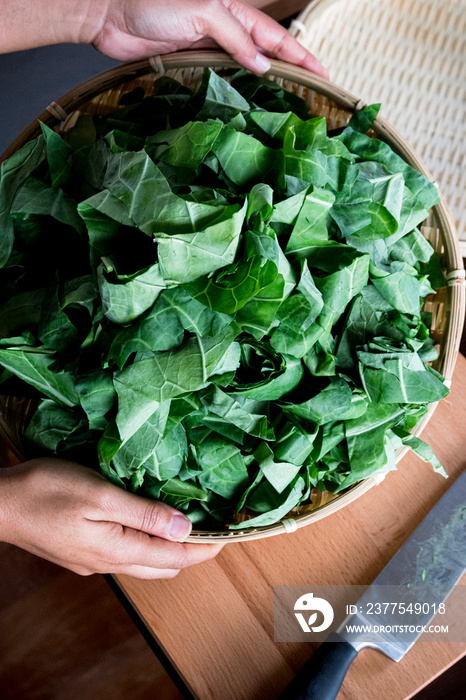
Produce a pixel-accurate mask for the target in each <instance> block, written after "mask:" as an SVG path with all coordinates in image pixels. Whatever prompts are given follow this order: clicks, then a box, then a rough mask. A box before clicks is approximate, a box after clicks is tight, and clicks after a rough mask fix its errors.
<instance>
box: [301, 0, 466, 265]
mask: <svg viewBox="0 0 466 700" xmlns="http://www.w3.org/2000/svg"><path fill="white" fill-rule="evenodd" d="M290 31H291V33H292V34H293V35H294V36H295V37H296V38H297V39H298V40H299V41H300V42H301V43H302V44H303V45H304V46H305V47H306V48H308V49H309V50H310V51H312V52H313V53H315V54H316V56H318V57H319V59H320V60H321V61H322V62H323V63H324V65H325V66H326V67H327V68H328V69H329V70H330V73H331V76H332V80H334V81H335V82H336V83H338V84H339V85H343V86H344V87H345V88H346V89H348V90H351V91H352V92H354V93H355V94H356V95H358V96H359V97H361V98H362V99H364V100H365V101H366V102H367V103H371V102H381V103H382V111H383V114H384V115H385V116H386V117H387V118H388V119H389V120H390V122H391V123H392V124H394V125H395V126H396V128H397V129H398V130H399V131H400V133H401V134H402V135H403V136H405V137H406V138H407V139H408V140H409V143H410V144H411V146H412V147H413V148H414V149H415V150H416V151H417V152H418V153H419V154H420V155H421V157H422V159H423V160H424V161H425V163H426V165H427V166H428V168H429V169H430V170H431V171H432V172H433V173H434V175H435V178H436V179H437V180H438V182H439V184H440V187H441V188H442V191H443V193H444V195H445V197H446V198H447V201H448V203H449V205H450V207H451V209H452V212H453V214H454V217H455V223H456V229H457V233H458V237H459V239H460V250H461V252H462V254H463V256H466V132H465V130H464V123H465V119H466V111H465V109H466V4H465V2H464V0H312V1H311V2H310V3H309V5H308V6H307V7H306V8H305V9H304V10H303V12H302V13H301V14H300V15H299V17H298V18H297V19H296V20H294V21H293V22H292V25H291V28H290Z"/></svg>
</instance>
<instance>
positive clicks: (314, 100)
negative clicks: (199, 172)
mask: <svg viewBox="0 0 466 700" xmlns="http://www.w3.org/2000/svg"><path fill="white" fill-rule="evenodd" d="M154 66H155V67H156V68H157V70H158V71H159V75H160V74H164V75H167V76H169V77H171V78H174V79H176V80H178V81H180V82H181V83H182V84H184V85H187V86H188V87H190V88H191V89H194V90H195V89H196V88H197V87H198V86H199V85H200V82H201V79H202V74H203V70H204V67H205V66H210V67H212V68H213V69H214V70H216V71H217V72H218V73H219V74H220V75H222V76H223V77H224V78H226V79H228V78H229V76H231V75H232V74H233V73H234V72H235V70H237V68H238V66H237V64H235V62H234V61H233V60H232V59H230V58H228V57H227V56H226V55H225V54H220V53H212V52H182V53H179V54H173V55H170V56H168V57H163V64H162V71H160V67H161V62H160V61H157V63H148V62H147V61H139V62H136V63H134V64H128V65H127V66H121V67H118V68H116V69H112V70H111V71H107V73H104V74H102V75H101V76H98V77H97V78H95V79H93V80H91V81H88V82H87V83H85V84H84V85H82V86H79V87H78V88H76V90H75V91H72V92H71V93H69V94H68V95H66V96H65V97H63V98H62V99H61V100H59V101H58V103H59V105H60V106H61V108H63V109H64V110H65V112H66V113H67V115H68V116H67V117H66V119H64V121H63V122H62V123H61V124H60V123H59V122H58V120H57V116H53V115H52V114H51V113H50V112H47V111H46V112H45V113H44V114H43V115H41V116H40V117H39V118H40V119H41V120H42V121H46V122H47V123H48V124H49V125H50V126H53V127H55V128H56V130H57V131H62V132H63V131H67V130H69V129H70V128H71V127H72V126H73V124H74V123H75V121H76V119H77V117H78V116H79V115H80V114H84V113H86V114H108V113H109V112H111V111H113V110H115V109H116V108H117V107H118V104H119V102H120V99H121V97H122V95H123V94H125V93H126V92H129V91H131V90H133V89H134V88H136V87H142V88H143V89H144V92H145V94H146V95H147V94H151V92H152V89H153V85H154V80H156V79H157V77H158V75H157V74H156V72H154V69H153V68H154ZM268 77H269V78H270V79H272V80H275V81H276V82H277V83H279V84H281V85H283V87H285V88H286V89H287V90H290V91H291V92H293V93H295V94H297V95H299V96H300V97H302V98H303V99H304V100H305V101H306V103H307V105H308V106H309V111H310V114H311V115H312V116H324V117H326V119H327V123H328V128H329V129H334V128H337V127H340V126H344V125H346V124H347V123H348V121H349V119H350V117H351V115H352V114H353V111H354V108H355V106H356V105H357V104H358V100H357V99H356V98H354V97H352V96H351V95H350V94H349V93H346V92H344V91H342V90H341V89H339V88H336V87H335V86H332V85H331V84H329V83H326V82H325V81H322V80H320V79H319V78H317V77H315V76H312V75H311V74H309V73H307V72H306V71H304V70H302V69H299V68H295V67H293V66H288V65H287V64H283V63H280V62H277V61H273V62H272V70H271V72H270V74H269V75H268ZM54 112H55V115H56V109H54ZM376 124H378V126H377V127H376V129H378V130H379V131H381V132H383V133H384V135H385V137H386V138H387V135H388V140H389V141H391V143H392V145H396V144H398V146H399V148H398V150H400V148H401V150H402V151H403V153H402V154H403V155H404V156H405V158H406V159H407V160H409V159H410V158H409V156H410V152H409V148H408V147H407V146H406V145H404V144H403V142H402V140H400V139H399V137H397V135H396V134H391V132H390V127H388V125H386V124H384V122H383V120H378V122H377V123H376ZM38 133H39V128H38V125H37V122H36V123H34V124H32V125H31V127H29V128H28V129H27V130H26V131H25V132H24V133H23V134H22V135H21V136H20V137H19V138H18V139H17V141H16V142H15V143H13V144H12V146H11V147H10V148H9V149H8V151H7V153H6V154H5V155H11V153H12V152H14V151H15V150H16V149H17V148H19V147H20V146H21V145H22V143H24V142H25V141H26V140H28V139H29V138H32V137H34V136H35V135H37V134H38ZM412 164H415V163H414V161H413V163H412ZM423 231H424V234H425V235H426V236H427V237H428V239H429V240H430V242H431V244H432V245H433V246H434V249H435V250H436V251H437V253H438V254H439V255H440V256H441V261H442V265H443V267H444V269H445V270H446V271H447V270H456V269H457V268H458V267H460V266H461V258H460V256H459V252H458V249H457V244H456V239H455V236H454V228H453V225H452V222H451V221H450V219H449V218H448V212H447V211H446V210H444V206H443V204H442V205H439V206H437V207H436V208H435V212H433V213H431V215H430V217H429V220H428V222H427V224H426V226H425V227H424V230H423ZM463 291H464V290H463V287H461V286H458V285H454V286H451V287H448V288H447V287H446V288H444V289H442V290H439V292H438V293H437V294H436V295H435V297H433V296H432V298H430V299H428V300H427V301H426V307H425V308H426V310H429V311H432V314H433V321H432V330H433V335H434V339H435V341H436V343H437V344H438V348H439V359H438V360H437V362H436V363H435V366H436V368H437V369H438V371H440V372H441V373H442V374H444V376H446V377H447V379H451V375H452V373H453V367H454V363H455V360H456V354H457V350H458V346H459V339H460V337H461V331H462V322H463V317H464V294H463ZM34 406H35V404H34V403H32V402H30V401H28V400H17V399H12V398H11V397H6V398H5V397H0V430H2V431H3V433H4V435H5V436H6V438H7V440H8V441H9V443H10V444H11V445H12V447H13V449H15V451H16V453H17V454H19V455H21V438H22V434H23V432H24V429H25V425H26V421H27V419H28V417H30V415H31V414H32V412H33V411H34ZM434 409H435V406H434V405H432V406H431V407H430V409H429V412H428V414H427V415H426V416H425V417H424V419H423V420H422V422H421V423H420V424H419V425H418V426H417V427H416V429H415V431H413V432H414V434H416V435H419V434H420V432H421V430H422V428H423V427H424V426H425V425H426V423H427V422H428V420H429V418H430V417H431V415H432V413H433V411H434ZM405 451H406V450H405V449H403V450H401V451H400V452H399V454H398V455H397V456H398V459H400V458H401V456H402V455H403V454H404V452H405ZM376 483H378V480H376V479H374V478H372V477H371V478H369V479H366V480H365V481H363V482H360V483H358V484H355V485H354V486H353V487H351V488H350V489H348V491H347V492H346V493H343V494H340V495H338V496H333V495H332V494H330V493H328V492H324V493H322V492H317V491H315V490H314V491H313V493H312V494H311V497H312V503H311V504H308V505H306V506H304V507H302V508H301V512H300V514H299V515H296V514H290V515H289V516H288V518H287V519H285V520H284V521H282V522H281V523H277V524H275V525H271V526H268V527H263V528H250V529H245V530H243V531H227V530H224V531H220V532H214V531H193V533H192V535H191V536H190V538H188V539H190V540H192V541H201V542H208V541H216V540H218V539H219V538H222V539H223V540H228V541H236V540H247V539H257V538H260V537H266V536H269V535H274V534H279V533H283V532H292V531H294V530H296V529H297V528H298V527H302V526H304V525H307V524H308V523H310V522H313V521H316V520H319V519H321V518H323V517H326V516H327V515H329V514H331V513H332V512H335V511H336V510H339V509H340V508H341V507H343V506H344V505H346V504H347V503H350V502H351V501H353V500H355V499H356V498H358V497H359V496H360V495H362V494H363V493H365V492H366V491H367V490H369V489H370V488H371V487H372V486H373V485H374V484H376Z"/></svg>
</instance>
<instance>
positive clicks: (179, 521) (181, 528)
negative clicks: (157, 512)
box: [168, 513, 192, 540]
mask: <svg viewBox="0 0 466 700" xmlns="http://www.w3.org/2000/svg"><path fill="white" fill-rule="evenodd" d="M191 527H192V526H191V521H190V520H188V518H186V517H185V516H184V515H181V513H175V514H174V515H173V517H172V519H171V521H170V526H169V528H168V534H169V535H170V537H172V538H173V539H174V540H184V539H185V538H186V537H187V536H188V535H189V533H190V532H191Z"/></svg>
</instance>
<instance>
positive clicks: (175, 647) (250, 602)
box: [115, 355, 466, 700]
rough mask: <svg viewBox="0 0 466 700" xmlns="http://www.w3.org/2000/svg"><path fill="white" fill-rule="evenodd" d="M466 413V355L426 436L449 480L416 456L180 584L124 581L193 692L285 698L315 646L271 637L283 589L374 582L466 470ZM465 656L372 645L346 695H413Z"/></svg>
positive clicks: (354, 669) (449, 649)
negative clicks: (330, 509)
mask: <svg viewBox="0 0 466 700" xmlns="http://www.w3.org/2000/svg"><path fill="white" fill-rule="evenodd" d="M465 416H466V359H465V358H464V357H463V356H461V355H460V356H459V357H458V363H457V365H456V370H455V375H454V378H453V385H452V392H451V394H450V396H448V397H447V398H446V399H444V400H443V401H442V402H441V403H440V405H439V406H438V408H437V410H436V412H435V414H434V416H433V418H432V419H431V421H430V423H429V424H428V426H427V428H426V430H425V431H424V439H426V440H427V441H428V442H429V443H430V444H431V445H432V447H433V449H434V451H435V453H436V454H437V455H438V457H439V458H440V460H441V461H442V463H443V464H444V465H445V468H446V470H447V472H448V474H449V475H450V478H449V479H444V478H443V477H441V476H440V475H439V474H436V473H434V472H433V470H432V469H431V467H430V465H427V464H425V463H424V462H422V461H421V460H420V459H419V458H417V457H416V456H415V455H412V454H410V455H408V456H406V457H405V458H403V460H402V462H401V463H400V465H399V467H400V468H399V470H398V471H395V472H390V473H389V474H388V475H387V477H386V478H385V480H384V481H383V482H382V483H381V484H379V485H378V486H375V487H374V488H373V489H372V490H371V491H369V492H368V493H366V494H365V495H364V496H362V497H361V498H360V499H358V500H357V501H355V502H354V503H352V504H350V505H348V506H347V507H346V508H344V509H342V510H340V511H338V512H337V513H335V514H333V515H331V516H330V517H328V518H324V519H323V520H321V521H319V522H317V523H314V524H312V525H309V526H308V527H305V528H303V529H302V530H299V531H298V532H296V533H293V534H289V535H287V534H284V535H279V536H276V537H272V538H269V539H263V540H256V541H253V542H246V543H231V544H229V545H227V546H226V547H225V548H224V549H223V550H222V552H221V553H220V554H219V556H218V557H217V558H216V559H215V560H214V561H211V562H208V563H205V564H201V565H198V566H195V567H192V568H191V569H188V570H185V571H183V572H181V573H180V574H179V576H178V577H177V578H175V579H173V580H166V581H140V580H138V579H133V578H130V577H127V576H118V577H115V581H116V583H117V585H118V586H119V588H120V591H121V593H123V595H124V596H125V598H126V600H127V603H128V604H129V605H130V606H131V607H132V608H133V610H134V611H135V613H136V614H137V615H138V616H139V618H140V621H141V622H142V624H143V625H144V626H145V628H146V631H147V632H148V633H149V634H150V635H151V636H152V637H153V638H154V639H155V640H156V642H157V644H158V645H159V646H160V647H161V649H162V650H163V652H164V653H165V654H166V656H167V657H168V659H169V660H170V662H171V663H172V664H173V666H174V668H175V669H176V671H177V672H178V674H179V675H180V676H181V678H182V679H183V681H184V682H185V684H186V686H187V687H188V688H189V689H190V691H191V693H192V694H193V695H194V697H196V698H199V699H200V700H266V699H267V700H273V699H274V698H277V697H278V695H279V694H280V692H281V691H282V690H283V688H284V687H285V686H286V685H287V684H288V683H289V681H290V680H291V679H292V677H293V675H294V674H295V672H296V671H297V670H298V669H299V668H300V667H301V666H302V664H303V663H304V662H305V661H306V659H307V658H308V657H309V656H310V654H311V653H312V651H313V648H314V647H313V645H311V644H310V643H307V644H306V643H293V644H291V643H280V644H279V643H275V642H274V641H273V586H274V585H278V584H293V585H298V584H303V585H304V584H306V585H311V584H343V583H344V584H368V583H370V582H371V581H372V580H373V579H374V578H375V577H376V576H377V574H378V573H379V572H380V570H381V569H382V568H383V567H384V566H385V564H386V563H387V562H388V561H389V559H390V558H391V557H392V556H393V555H394V554H395V552H396V550H397V549H398V548H399V547H400V546H401V545H402V544H403V542H404V541H405V540H406V538H407V537H408V536H409V535H410V534H411V532H412V531H413V530H414V529H415V527H416V526H417V525H418V524H419V523H420V521H421V520H422V519H423V518H424V516H425V515H426V514H427V512H428V511H429V510H430V509H431V508H432V507H433V506H434V505H435V503H436V502H437V501H438V499H439V498H440V497H441V496H442V494H443V493H444V492H445V491H446V489H447V488H448V487H449V486H451V484H452V483H453V481H454V479H455V478H456V477H457V476H459V474H460V473H461V472H462V471H463V470H464V468H465V467H466V430H465ZM463 583H466V579H464V580H463ZM465 654H466V643H465V644H460V643H433V642H429V643H420V644H417V645H416V646H415V647H413V649H412V650H411V651H410V652H409V653H408V654H407V655H406V656H405V658H404V659H403V660H402V661H401V662H400V663H399V664H395V663H394V662H393V661H391V660H390V659H388V658H387V657H385V656H383V654H381V653H379V652H377V651H375V650H373V649H365V650H364V651H363V652H362V653H361V654H360V655H359V657H358V658H357V659H356V660H355V662H354V663H353V665H352V666H351V668H350V671H349V673H348V676H347V678H346V680H345V682H344V684H343V687H342V690H341V693H340V695H339V698H340V699H341V700H373V699H374V698H381V700H382V699H383V700H407V698H410V697H412V696H413V695H414V694H415V693H416V692H417V691H419V690H420V689H421V688H423V687H424V686H425V685H427V684H428V683H430V682H431V681H432V680H433V679H434V678H435V677H436V676H438V675H439V674H441V673H442V672H443V671H445V670H446V669H447V668H448V667H449V666H451V665H452V664H453V663H455V662H456V661H457V660H458V659H459V658H461V657H462V656H463V655H465Z"/></svg>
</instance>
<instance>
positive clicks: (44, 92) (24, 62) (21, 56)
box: [0, 44, 119, 154]
mask: <svg viewBox="0 0 466 700" xmlns="http://www.w3.org/2000/svg"><path fill="white" fill-rule="evenodd" d="M117 65H119V61H115V60H114V59H112V58H108V56H104V55H103V54H101V53H99V52H98V51H96V50H95V49H93V48H92V46H88V45H85V44H57V45H56V46H44V47H41V48H38V49H30V50H28V51H16V52H14V53H9V54H2V55H0V154H1V153H3V151H4V150H5V149H6V148H7V146H8V145H9V144H10V143H11V142H12V141H13V140H14V139H15V138H16V136H18V134H20V133H21V131H22V130H23V129H24V128H25V127H26V126H27V125H28V124H30V123H31V122H32V121H33V120H34V119H35V118H36V117H37V116H38V115H39V114H41V112H43V111H44V109H45V108H46V107H47V105H49V104H50V103H51V102H52V101H53V100H57V99H58V98H59V97H61V96H62V95H64V94H65V93H67V92H68V91H69V90H71V89H72V88H74V87H76V86H77V85H79V84H80V83H82V82H84V81H85V80H88V79H89V78H91V77H92V76H94V75H97V74H98V73H101V72H102V71H105V70H108V69H109V68H113V66H117Z"/></svg>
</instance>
